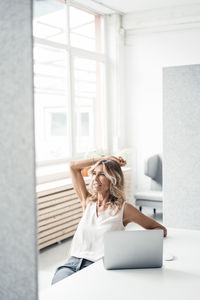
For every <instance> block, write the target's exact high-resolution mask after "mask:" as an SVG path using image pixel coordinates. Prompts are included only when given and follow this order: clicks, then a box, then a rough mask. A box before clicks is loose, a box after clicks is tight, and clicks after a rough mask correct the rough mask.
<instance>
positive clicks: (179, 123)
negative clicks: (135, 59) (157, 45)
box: [163, 65, 200, 230]
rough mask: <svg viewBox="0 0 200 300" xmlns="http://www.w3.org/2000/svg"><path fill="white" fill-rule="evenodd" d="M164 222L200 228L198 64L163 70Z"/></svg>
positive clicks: (199, 96)
mask: <svg viewBox="0 0 200 300" xmlns="http://www.w3.org/2000/svg"><path fill="white" fill-rule="evenodd" d="M163 179H164V182H163V190H164V223H165V224H166V225H167V226H171V227H180V228H187V229H198V230H199V229H200V65H189V66H181V67H170V68H164V70H163Z"/></svg>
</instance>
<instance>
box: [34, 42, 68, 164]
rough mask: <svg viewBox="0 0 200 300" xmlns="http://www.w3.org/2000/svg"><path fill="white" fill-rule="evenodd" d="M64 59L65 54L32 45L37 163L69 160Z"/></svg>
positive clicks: (55, 49) (59, 50)
mask: <svg viewBox="0 0 200 300" xmlns="http://www.w3.org/2000/svg"><path fill="white" fill-rule="evenodd" d="M67 55H68V53H67V52H66V51H65V50H62V49H58V48H53V47H47V46H46V45H41V44H35V46H34V88H35V95H34V98H35V99H34V100H35V138H36V160H37V161H38V162H41V161H42V162H44V161H49V160H57V159H63V158H66V157H69V155H70V152H69V151H70V148H69V142H68V140H69V133H68V131H69V128H68V126H69V124H68V122H67V120H68V118H67V114H68V90H67V82H68V77H67V68H68V64H67Z"/></svg>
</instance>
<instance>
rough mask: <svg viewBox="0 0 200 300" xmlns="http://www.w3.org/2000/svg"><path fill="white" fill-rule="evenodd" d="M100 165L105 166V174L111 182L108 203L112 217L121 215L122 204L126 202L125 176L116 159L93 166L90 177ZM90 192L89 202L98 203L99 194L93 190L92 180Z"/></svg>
mask: <svg viewBox="0 0 200 300" xmlns="http://www.w3.org/2000/svg"><path fill="white" fill-rule="evenodd" d="M99 165H102V166H103V172H104V174H105V176H106V178H108V180H109V181H110V197H109V202H107V204H108V207H109V208H111V211H112V215H113V216H115V215H116V214H118V213H119V211H120V209H121V207H122V204H123V203H124V202H125V201H126V199H125V193H124V175H123V172H122V169H121V167H120V165H119V163H118V162H117V161H116V160H114V159H108V160H105V159H102V160H99V161H98V162H97V163H96V164H95V165H93V166H92V167H91V168H90V170H89V175H90V176H92V173H93V171H94V170H95V168H96V167H97V166H99ZM89 192H90V194H91V196H90V197H89V198H88V201H89V202H96V201H97V193H95V191H94V190H93V189H92V180H91V181H90V184H89Z"/></svg>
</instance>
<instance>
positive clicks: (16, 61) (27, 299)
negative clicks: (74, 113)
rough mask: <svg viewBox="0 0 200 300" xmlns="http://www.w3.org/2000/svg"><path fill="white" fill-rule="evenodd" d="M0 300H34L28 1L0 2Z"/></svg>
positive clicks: (34, 239) (3, 0)
mask: <svg viewBox="0 0 200 300" xmlns="http://www.w3.org/2000/svg"><path fill="white" fill-rule="evenodd" d="M0 45H1V47H0V59H1V62H0V66H1V67H0V69H1V72H0V82H1V84H0V229H1V230H0V299H1V300H10V299H11V300H14V299H16V300H32V299H37V244H36V197H35V166H34V156H35V155H34V134H33V133H34V122H33V107H34V106H33V83H32V81H33V78H32V77H33V76H32V1H30V0H20V1H11V0H2V1H0Z"/></svg>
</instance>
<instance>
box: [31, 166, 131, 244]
mask: <svg viewBox="0 0 200 300" xmlns="http://www.w3.org/2000/svg"><path fill="white" fill-rule="evenodd" d="M124 175H125V184H126V195H127V198H129V197H130V170H129V169H128V170H126V171H124ZM86 185H88V179H87V180H86ZM37 199H38V203H37V212H38V248H39V249H42V248H45V247H47V246H50V245H52V244H55V243H57V242H60V241H62V240H64V239H66V238H68V237H71V236H73V235H74V233H75V231H76V229H77V226H78V223H79V221H80V219H81V217H82V213H83V209H82V204H81V202H80V200H79V199H78V197H77V195H76V193H75V191H74V189H73V186H72V184H71V180H70V179H65V180H60V181H57V182H53V183H48V184H42V185H40V186H38V187H37Z"/></svg>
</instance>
